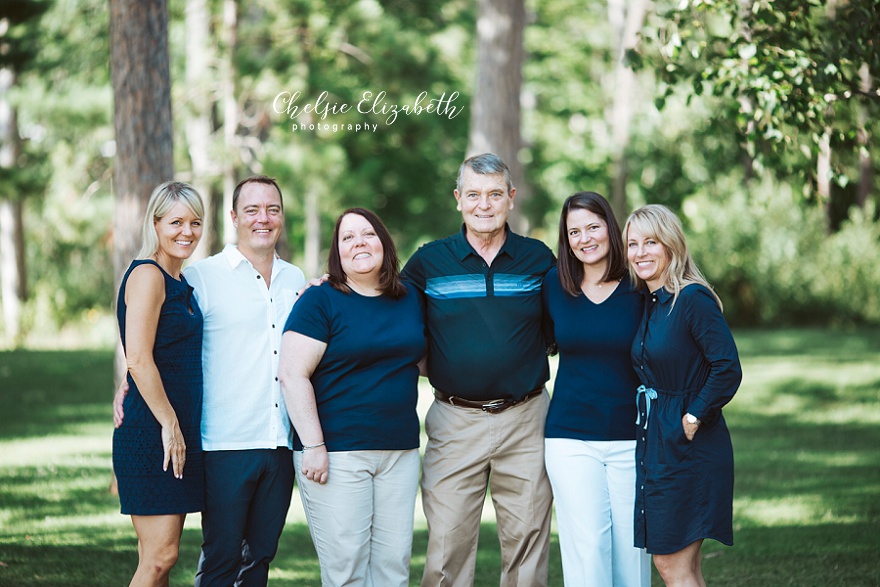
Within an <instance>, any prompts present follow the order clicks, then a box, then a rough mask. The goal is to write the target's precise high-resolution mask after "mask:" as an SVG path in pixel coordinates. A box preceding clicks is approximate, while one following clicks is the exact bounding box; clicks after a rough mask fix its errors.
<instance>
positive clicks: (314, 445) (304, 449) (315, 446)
mask: <svg viewBox="0 0 880 587" xmlns="http://www.w3.org/2000/svg"><path fill="white" fill-rule="evenodd" d="M319 446H324V442H323V441H322V442H319V443H318V444H312V445H309V446H306V445H305V444H304V445H303V448H302V449H303V452H305V451H307V450H312V449H313V448H318V447H319Z"/></svg>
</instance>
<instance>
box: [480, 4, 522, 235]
mask: <svg viewBox="0 0 880 587" xmlns="http://www.w3.org/2000/svg"><path fill="white" fill-rule="evenodd" d="M478 6H479V16H478V17H477V72H476V83H475V84H474V95H473V98H472V100H471V124H470V136H469V137H468V155H469V156H470V155H476V154H479V153H485V152H492V153H495V154H496V155H498V156H499V157H501V158H502V159H503V160H504V162H505V163H507V166H508V167H509V168H510V175H511V180H512V182H513V185H514V187H516V206H515V207H514V209H513V210H512V211H511V214H510V218H509V221H510V225H511V227H512V228H513V229H514V230H515V231H516V232H521V233H525V232H527V231H528V228H529V226H528V220H527V218H526V217H525V215H524V214H523V210H524V204H525V203H526V202H527V200H528V195H529V190H528V186H527V185H526V181H525V176H524V173H523V167H522V164H521V163H520V161H519V151H520V148H521V147H522V142H523V141H522V132H521V129H520V119H521V111H520V90H521V88H522V67H523V60H524V58H525V49H524V48H523V32H524V29H525V20H526V9H525V2H524V0H479V3H478Z"/></svg>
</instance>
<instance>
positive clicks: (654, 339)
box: [624, 205, 742, 587]
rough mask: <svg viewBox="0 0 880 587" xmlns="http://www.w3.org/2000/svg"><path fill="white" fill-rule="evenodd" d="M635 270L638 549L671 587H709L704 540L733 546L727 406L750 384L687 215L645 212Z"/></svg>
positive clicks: (633, 255) (630, 238) (632, 236)
mask: <svg viewBox="0 0 880 587" xmlns="http://www.w3.org/2000/svg"><path fill="white" fill-rule="evenodd" d="M624 237H625V239H626V247H627V257H628V259H629V263H630V271H631V272H632V274H633V275H634V277H635V278H637V280H638V282H639V283H640V284H643V286H644V295H645V314H644V317H643V319H642V324H641V325H640V326H639V329H638V333H637V335H636V337H635V340H634V341H633V346H632V360H633V366H634V368H635V370H636V372H637V373H638V374H639V378H640V380H641V386H639V388H638V396H637V400H636V401H637V404H638V409H639V428H638V437H637V448H636V458H637V467H636V470H637V486H636V510H635V539H636V546H640V547H645V548H647V550H648V552H650V553H651V554H653V555H654V564H655V565H656V566H657V570H658V571H659V572H660V575H661V576H662V577H663V580H664V581H665V582H666V584H667V585H675V586H677V587H678V586H680V587H705V585H706V583H705V581H704V579H703V575H702V570H701V566H700V547H701V546H702V543H703V540H704V539H705V538H712V539H714V540H718V541H719V542H721V543H723V544H726V545H728V546H730V545H732V544H733V447H732V445H731V442H730V433H729V432H728V430H727V425H726V424H725V422H724V416H723V415H722V413H721V408H722V407H723V406H725V405H726V404H727V403H728V402H729V401H730V400H731V399H732V398H733V395H734V394H735V393H736V390H737V388H738V387H739V384H740V380H741V379H742V370H741V368H740V363H739V358H738V356H737V351H736V345H735V343H734V341H733V337H732V336H731V334H730V329H729V328H728V326H727V323H726V322H725V320H724V317H723V316H722V314H721V301H720V300H719V299H718V297H717V296H716V295H715V293H714V292H713V291H712V289H711V288H710V287H709V285H708V283H706V280H705V278H704V277H703V276H702V274H701V273H700V271H699V269H697V267H696V265H695V264H694V262H693V260H692V259H691V257H690V255H689V253H688V251H687V245H686V243H685V238H684V232H683V231H682V228H681V223H680V221H679V220H678V218H677V217H676V216H675V214H673V213H672V212H671V211H670V210H669V209H668V208H666V207H664V206H659V205H649V206H644V207H642V208H640V209H638V210H636V211H635V212H633V213H632V214H631V215H630V217H629V219H628V220H627V222H626V227H625V229H624Z"/></svg>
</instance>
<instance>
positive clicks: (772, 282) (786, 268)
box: [682, 178, 880, 325]
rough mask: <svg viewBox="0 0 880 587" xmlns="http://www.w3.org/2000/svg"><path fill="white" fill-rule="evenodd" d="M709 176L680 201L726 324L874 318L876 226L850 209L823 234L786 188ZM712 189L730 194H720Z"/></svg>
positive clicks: (879, 234)
mask: <svg viewBox="0 0 880 587" xmlns="http://www.w3.org/2000/svg"><path fill="white" fill-rule="evenodd" d="M726 181H729V182H730V183H729V184H727V183H721V182H716V184H714V185H713V186H712V187H707V188H705V189H704V190H703V191H701V192H698V193H697V195H695V196H693V197H691V198H689V199H688V200H686V201H685V202H684V204H683V208H682V209H683V212H684V215H685V216H686V220H687V221H688V223H689V229H690V230H689V231H688V237H689V243H688V244H689V246H690V248H691V250H692V251H693V254H694V257H695V259H696V261H697V264H698V265H699V266H700V268H701V269H702V270H703V271H704V273H705V274H706V277H707V278H708V279H709V281H710V283H712V285H713V286H714V287H715V289H716V291H717V292H718V294H719V295H720V296H721V299H722V301H723V302H724V308H725V315H726V316H727V319H728V320H729V321H730V322H731V323H733V324H740V325H755V324H767V323H774V324H875V325H876V324H880V295H878V291H880V227H878V225H877V223H875V222H873V221H872V219H871V216H872V211H870V210H869V211H866V212H864V213H863V212H855V213H853V216H852V218H851V219H850V220H849V221H847V222H845V223H844V224H843V225H842V226H841V229H840V230H839V231H838V232H835V233H833V234H829V232H828V231H827V229H826V227H825V221H824V211H823V210H822V209H821V208H818V207H815V206H813V207H809V206H804V205H802V204H801V203H800V200H801V197H800V196H799V195H797V194H794V193H793V192H792V189H791V187H790V186H788V185H786V184H780V183H777V182H774V181H771V180H767V181H765V182H763V183H762V184H760V185H758V186H755V187H754V188H753V189H751V190H749V191H748V192H746V190H745V186H744V185H742V184H740V185H736V184H737V180H736V179H735V178H731V179H729V180H726ZM717 192H721V193H724V192H729V194H730V195H729V196H726V199H725V196H719V194H718V193H717Z"/></svg>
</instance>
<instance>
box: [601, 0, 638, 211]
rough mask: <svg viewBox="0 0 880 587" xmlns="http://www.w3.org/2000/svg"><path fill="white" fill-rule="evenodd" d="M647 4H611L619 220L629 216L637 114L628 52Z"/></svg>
mask: <svg viewBox="0 0 880 587" xmlns="http://www.w3.org/2000/svg"><path fill="white" fill-rule="evenodd" d="M646 4H647V3H646V2H645V0H630V1H629V2H624V0H609V2H608V21H609V23H610V25H611V29H612V30H613V31H614V37H613V38H614V40H615V47H614V52H615V55H616V59H615V62H614V74H613V80H614V87H613V89H612V91H611V94H610V95H611V96H614V102H613V103H612V105H611V113H610V116H611V120H610V126H611V141H612V147H611V148H612V151H611V169H612V174H613V177H612V181H611V205H612V206H613V208H614V212H615V214H616V215H617V217H618V218H626V214H627V212H628V209H627V199H626V184H627V181H628V172H627V169H628V167H627V161H626V149H627V147H628V146H629V139H630V135H631V132H630V129H631V126H632V119H633V116H634V115H635V111H636V103H637V101H636V100H637V96H636V90H637V86H636V74H635V72H634V71H633V70H632V68H631V67H630V66H629V65H627V63H626V62H625V60H624V58H625V56H626V52H627V50H629V49H632V48H633V47H635V46H636V44H637V43H638V41H639V31H641V30H642V26H643V25H644V22H645V13H646V9H647V7H646Z"/></svg>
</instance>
